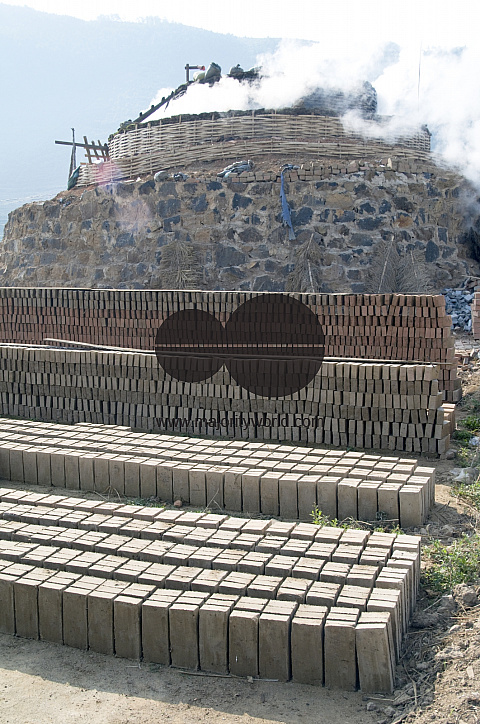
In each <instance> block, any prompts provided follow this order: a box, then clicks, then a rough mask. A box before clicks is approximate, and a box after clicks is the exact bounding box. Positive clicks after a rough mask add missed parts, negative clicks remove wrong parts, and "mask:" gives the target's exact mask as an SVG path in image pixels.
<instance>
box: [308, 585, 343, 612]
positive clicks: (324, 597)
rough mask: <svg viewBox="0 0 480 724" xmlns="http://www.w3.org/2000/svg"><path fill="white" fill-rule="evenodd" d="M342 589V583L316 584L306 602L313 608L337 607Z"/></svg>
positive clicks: (312, 586)
mask: <svg viewBox="0 0 480 724" xmlns="http://www.w3.org/2000/svg"><path fill="white" fill-rule="evenodd" d="M341 587H342V586H341V584H340V583H328V582H326V581H319V582H314V583H312V585H311V586H310V588H309V590H308V591H307V595H306V602H307V603H308V604H310V605H312V606H326V607H327V608H329V609H330V608H331V607H332V606H334V605H335V603H336V601H337V598H338V595H339V593H340V589H341Z"/></svg>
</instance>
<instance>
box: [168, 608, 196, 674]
mask: <svg viewBox="0 0 480 724" xmlns="http://www.w3.org/2000/svg"><path fill="white" fill-rule="evenodd" d="M197 595H198V594H197ZM201 603H202V599H201V598H198V599H197V600H195V599H194V598H190V597H185V594H183V595H182V596H180V597H179V598H178V599H177V600H176V601H175V602H174V603H173V604H172V605H171V606H170V608H169V611H168V618H169V634H170V652H171V661H172V666H177V667H179V668H182V669H197V668H198V666H199V663H200V660H199V649H198V616H199V611H200V606H201Z"/></svg>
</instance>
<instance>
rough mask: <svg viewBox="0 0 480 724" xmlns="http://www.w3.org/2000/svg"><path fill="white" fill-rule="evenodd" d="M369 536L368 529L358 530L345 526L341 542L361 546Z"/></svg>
mask: <svg viewBox="0 0 480 724" xmlns="http://www.w3.org/2000/svg"><path fill="white" fill-rule="evenodd" d="M369 538H370V531H368V530H359V529H356V528H347V529H346V530H345V531H344V532H343V535H342V540H341V542H342V544H344V545H346V544H351V545H359V546H361V547H362V548H363V547H364V546H365V544H366V543H367V541H368V540H369Z"/></svg>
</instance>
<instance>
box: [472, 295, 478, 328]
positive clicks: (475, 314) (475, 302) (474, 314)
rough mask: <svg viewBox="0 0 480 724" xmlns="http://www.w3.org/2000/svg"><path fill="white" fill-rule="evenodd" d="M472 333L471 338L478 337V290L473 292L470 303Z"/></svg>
mask: <svg viewBox="0 0 480 724" xmlns="http://www.w3.org/2000/svg"><path fill="white" fill-rule="evenodd" d="M472 333H473V339H480V292H475V298H474V300H473V304H472Z"/></svg>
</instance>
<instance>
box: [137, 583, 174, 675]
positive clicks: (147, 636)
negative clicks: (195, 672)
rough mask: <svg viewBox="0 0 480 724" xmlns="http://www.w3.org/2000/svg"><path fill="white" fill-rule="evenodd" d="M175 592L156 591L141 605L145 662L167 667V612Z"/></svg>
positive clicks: (168, 638)
mask: <svg viewBox="0 0 480 724" xmlns="http://www.w3.org/2000/svg"><path fill="white" fill-rule="evenodd" d="M179 595H180V593H179V592H177V591H161V592H160V591H157V592H155V594H153V596H151V597H150V598H149V599H148V600H146V601H144V602H143V604H142V649H143V659H144V661H147V662H152V663H157V664H163V665H165V666H169V665H170V663H171V659H170V636H169V626H168V610H169V608H170V606H171V605H172V604H173V603H174V602H175V601H176V600H177V598H178V597H179Z"/></svg>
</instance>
